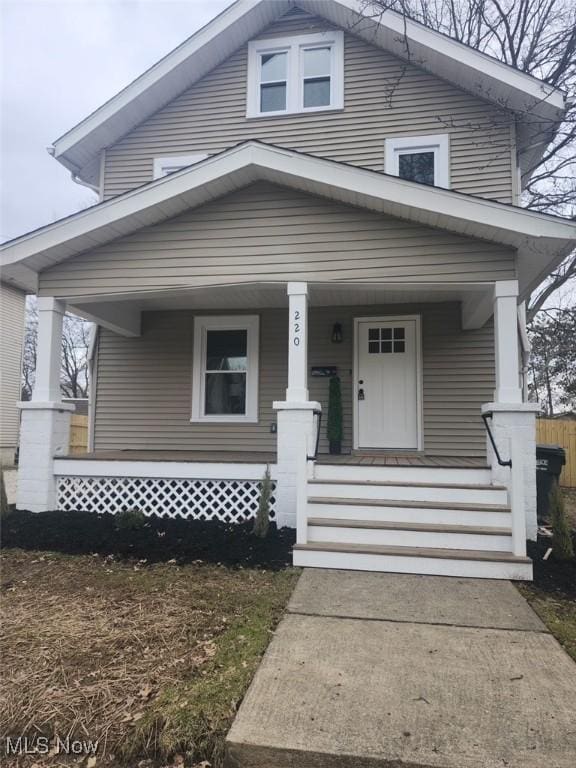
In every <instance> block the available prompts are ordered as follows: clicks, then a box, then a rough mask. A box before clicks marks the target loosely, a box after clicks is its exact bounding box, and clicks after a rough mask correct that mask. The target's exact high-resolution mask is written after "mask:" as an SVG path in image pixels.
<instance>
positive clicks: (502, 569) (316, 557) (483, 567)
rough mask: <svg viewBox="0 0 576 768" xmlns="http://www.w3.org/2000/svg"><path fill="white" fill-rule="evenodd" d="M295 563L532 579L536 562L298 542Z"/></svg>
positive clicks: (499, 555)
mask: <svg viewBox="0 0 576 768" xmlns="http://www.w3.org/2000/svg"><path fill="white" fill-rule="evenodd" d="M293 561H294V565H296V566H301V567H302V566H303V567H308V568H335V569H339V570H354V571H380V572H389V573H417V574H428V575H433V576H461V577H469V578H477V579H515V580H523V581H529V580H531V579H532V561H531V560H530V559H529V558H528V557H516V556H515V555H513V554H511V553H505V552H491V551H486V550H465V549H440V548H431V547H407V546H385V545H368V544H344V543H335V542H310V543H308V544H296V545H295V546H294V554H293Z"/></svg>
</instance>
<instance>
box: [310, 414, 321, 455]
mask: <svg viewBox="0 0 576 768" xmlns="http://www.w3.org/2000/svg"><path fill="white" fill-rule="evenodd" d="M312 413H313V415H314V416H318V426H317V427H316V445H315V447H314V455H313V456H306V458H307V459H308V461H316V458H317V457H318V447H319V446H320V425H321V424H322V411H321V410H319V409H318V408H315V409H314V410H313V411H312Z"/></svg>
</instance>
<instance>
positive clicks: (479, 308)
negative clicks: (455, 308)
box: [462, 290, 494, 331]
mask: <svg viewBox="0 0 576 768" xmlns="http://www.w3.org/2000/svg"><path fill="white" fill-rule="evenodd" d="M493 312H494V296H493V292H492V290H487V291H485V292H483V293H481V294H477V293H475V294H472V295H471V296H469V297H468V298H466V299H464V300H463V301H462V328H463V330H465V331H471V330H475V329H476V328H483V327H484V325H486V323H487V322H488V320H489V319H490V317H491V316H492V313H493Z"/></svg>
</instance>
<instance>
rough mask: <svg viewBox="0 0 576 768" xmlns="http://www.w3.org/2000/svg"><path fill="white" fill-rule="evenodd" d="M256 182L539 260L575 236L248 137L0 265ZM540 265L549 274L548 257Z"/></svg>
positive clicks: (574, 226)
mask: <svg viewBox="0 0 576 768" xmlns="http://www.w3.org/2000/svg"><path fill="white" fill-rule="evenodd" d="M256 180H268V181H271V182H273V183H276V184H283V185H286V186H289V187H292V188H294V189H299V190H302V191H304V192H309V193H311V194H320V195H324V196H326V197H330V198H332V199H335V200H339V201H341V202H344V203H346V204H352V205H357V206H361V207H365V208H368V209H370V210H374V211H377V212H380V213H387V214H389V215H393V216H399V217H400V218H405V219H409V220H414V221H419V222H421V223H424V224H429V225H431V226H436V227H439V228H445V229H448V230H452V231H455V232H459V233H460V234H463V235H467V236H470V237H477V238H483V239H487V240H491V241H494V242H499V243H501V244H503V245H509V246H511V247H514V248H519V249H523V248H527V252H528V253H530V252H531V253H533V254H535V255H537V256H539V257H540V258H541V257H542V255H546V253H549V255H550V258H554V257H556V256H558V255H559V254H560V253H561V251H562V253H563V252H564V250H568V249H569V248H570V247H571V246H572V247H573V244H574V242H575V239H576V222H573V221H569V220H566V219H560V218H558V217H553V216H547V215H545V214H540V213H536V212H534V211H530V210H526V209H522V208H516V207H513V206H507V205H504V204H502V203H496V202H493V201H491V200H484V199H482V198H478V197H472V196H469V195H462V194H459V193H456V192H451V191H449V190H444V189H441V188H438V187H429V186H426V185H423V184H416V183H414V182H410V181H406V180H404V179H400V178H398V177H395V176H387V175H384V174H380V173H376V172H374V171H369V170H366V169H363V168H358V167H355V166H348V165H345V164H342V163H336V162H333V161H329V160H324V159H322V158H317V157H311V156H309V155H303V154H299V153H297V152H293V151H290V150H286V149H280V148H278V147H274V146H270V145H266V144H261V143H258V142H247V143H245V144H241V145H239V146H237V147H235V148H233V149H231V150H228V151H227V152H224V153H222V154H220V155H216V156H213V157H209V158H207V159H206V160H203V161H202V162H200V163H198V164H197V165H194V166H191V167H189V168H185V169H183V170H182V171H178V172H176V173H174V174H171V175H170V176H166V177H164V178H162V179H158V180H157V181H155V182H152V183H151V184H148V185H146V186H145V187H143V188H142V187H140V188H138V189H136V190H133V191H132V192H129V193H127V194H125V195H122V196H121V197H120V198H113V199H112V200H109V201H107V202H105V203H102V204H100V205H98V206H95V207H93V208H89V209H87V210H85V211H80V212H79V213H77V214H75V215H74V216H72V217H69V218H68V219H64V220H62V221H60V222H55V223H54V224H51V225H48V226H47V227H44V228H43V229H41V230H38V231H37V232H33V233H31V234H29V235H24V236H23V237H21V238H18V239H17V240H14V241H12V242H11V243H7V244H4V245H3V246H0V263H1V264H3V265H5V267H6V265H10V264H15V263H18V262H20V263H21V262H22V261H25V260H26V259H32V258H33V257H34V256H35V255H37V254H40V253H44V255H46V252H47V251H50V249H52V250H54V249H57V250H58V251H59V252H62V250H63V249H64V247H65V246H67V250H68V251H69V253H67V255H68V256H71V255H74V253H75V252H76V253H79V252H80V251H81V250H89V249H90V248H92V247H94V246H95V245H98V244H99V243H100V242H109V241H111V240H113V239H116V238H118V237H121V236H123V235H125V234H129V233H130V232H133V231H136V230H137V229H139V228H141V227H142V226H147V225H151V224H154V223H158V222H160V221H162V220H165V219H168V218H172V217H173V216H175V215H177V214H178V213H179V212H180V211H181V210H182V211H183V210H186V209H189V208H192V207H195V206H197V205H201V204H202V203H205V202H207V201H208V200H210V199H212V198H213V197H215V196H219V195H222V194H226V193H227V192H230V191H232V190H233V189H237V188H239V187H242V186H245V185H246V184H248V183H250V182H251V181H256ZM168 201H176V202H177V203H178V206H177V208H176V209H173V210H171V211H170V212H169V213H167V212H166V210H165V208H164V209H163V206H162V204H163V203H166V202H168ZM431 219H433V221H431ZM80 238H83V240H82V241H80ZM75 239H76V240H77V242H76V243H74V242H73V241H74V240H75ZM79 243H80V245H79ZM528 246H529V247H528ZM538 266H541V267H542V269H543V271H544V273H545V272H546V269H547V268H548V266H549V262H548V261H546V262H545V263H544V264H542V263H540V264H539V265H538Z"/></svg>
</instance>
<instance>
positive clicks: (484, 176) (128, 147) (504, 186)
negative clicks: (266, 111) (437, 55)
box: [104, 12, 515, 203]
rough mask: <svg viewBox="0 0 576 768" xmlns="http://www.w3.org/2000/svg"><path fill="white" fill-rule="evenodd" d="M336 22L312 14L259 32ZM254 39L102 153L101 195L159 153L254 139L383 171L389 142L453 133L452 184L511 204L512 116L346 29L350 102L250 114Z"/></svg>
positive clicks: (120, 186) (124, 186)
mask: <svg viewBox="0 0 576 768" xmlns="http://www.w3.org/2000/svg"><path fill="white" fill-rule="evenodd" d="M327 27H331V25H329V24H328V22H326V21H324V20H323V19H319V18H314V17H312V16H309V15H306V14H301V13H300V14H295V13H294V12H292V13H291V14H289V15H287V16H286V17H284V19H282V20H280V21H279V22H277V23H276V24H274V25H272V26H271V27H270V28H269V29H268V30H266V31H265V32H263V33H262V35H260V36H259V37H260V38H267V37H273V36H275V35H277V36H282V35H290V34H303V33H304V34H305V33H313V32H320V31H323V30H325V29H326V28H327ZM246 69H247V45H245V46H243V47H242V48H240V49H239V50H237V51H236V52H235V53H233V54H232V55H231V56H230V57H229V59H228V60H227V61H226V62H224V63H223V64H221V65H220V66H219V67H217V68H216V69H214V70H213V71H212V72H211V73H209V74H208V75H207V76H205V77H204V78H203V79H202V80H200V81H199V82H198V83H196V84H195V85H194V86H193V87H192V88H190V89H189V90H188V91H187V92H185V93H184V94H182V95H181V96H180V97H179V98H177V99H176V100H175V101H173V102H172V103H170V104H169V105H167V106H166V107H164V109H162V110H160V111H159V112H157V113H156V114H155V115H154V116H152V117H151V118H150V119H148V120H147V121H145V122H144V123H143V124H142V125H140V126H139V127H138V128H136V129H135V130H133V131H132V132H131V133H130V134H128V135H127V136H125V137H124V138H123V139H122V140H120V141H119V142H118V143H116V144H115V145H113V146H111V147H109V148H108V149H107V150H106V152H105V163H104V165H105V176H104V180H105V183H104V197H105V198H109V197H113V196H114V195H118V194H121V193H122V192H126V191H128V190H130V189H133V188H134V187H137V186H140V185H141V184H145V183H146V182H149V181H151V180H152V166H153V160H154V158H155V157H162V156H165V155H170V154H172V155H182V154H196V153H207V154H214V153H216V152H221V151H222V150H224V149H227V148H229V147H231V146H234V145H235V144H238V143H239V142H242V141H246V140H247V139H260V140H262V141H266V142H269V143H273V144H277V145H280V146H282V147H286V148H289V149H295V150H300V151H302V152H308V153H310V154H316V155H320V156H322V157H326V158H332V159H334V160H339V161H341V162H344V163H351V164H353V165H359V166H363V167H366V168H372V169H374V170H377V171H383V170H384V140H385V139H386V138H396V137H400V136H414V135H425V134H437V133H448V134H450V147H451V152H450V154H451V164H450V174H451V181H452V188H453V189H455V190H457V191H460V192H466V193H469V194H473V195H480V196H482V197H488V198H492V199H495V200H500V201H502V202H505V203H512V202H513V195H514V183H515V179H514V178H513V175H514V174H513V166H514V159H513V154H514V128H513V121H512V119H511V115H510V114H509V113H507V112H505V111H504V110H498V109H497V108H496V107H494V106H492V105H490V104H488V103H487V102H484V101H482V100H480V99H478V98H476V97H474V96H471V95H469V94H467V93H466V92H464V91H461V90H460V89H458V88H456V87H454V86H453V85H451V84H448V83H446V82H444V81H442V80H440V79H439V78H437V77H435V76H433V75H430V74H428V73H426V72H425V71H423V70H421V69H419V68H417V67H415V66H412V65H409V64H406V63H405V62H403V61H401V60H400V59H398V58H396V57H394V56H392V55H390V54H388V53H386V52H385V51H383V50H381V49H379V48H376V47H374V46H372V45H369V44H368V43H366V42H364V41H362V40H360V39H359V38H357V37H355V36H354V35H353V34H351V33H350V32H349V31H346V32H345V108H344V110H341V111H334V112H327V113H316V114H306V115H292V116H286V117H284V116H281V117H272V118H256V119H247V118H246V81H247V71H246Z"/></svg>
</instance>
